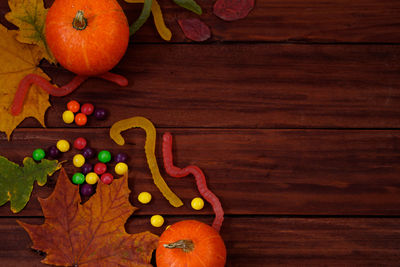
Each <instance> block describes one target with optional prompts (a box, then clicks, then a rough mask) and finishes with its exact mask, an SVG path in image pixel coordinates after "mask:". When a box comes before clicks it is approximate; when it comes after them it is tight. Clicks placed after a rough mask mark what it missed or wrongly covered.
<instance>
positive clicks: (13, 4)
mask: <svg viewBox="0 0 400 267" xmlns="http://www.w3.org/2000/svg"><path fill="white" fill-rule="evenodd" d="M8 5H9V7H10V9H11V12H8V13H7V14H6V19H7V20H8V21H9V22H11V23H13V24H14V25H16V26H17V27H18V28H19V31H18V34H17V40H18V41H20V42H21V43H26V44H35V45H37V46H39V47H40V50H41V52H42V54H43V57H44V58H46V59H47V60H48V61H49V62H50V63H56V60H55V58H54V56H53V54H52V53H51V51H50V49H49V47H48V46H47V43H46V38H45V33H44V24H45V21H46V15H47V11H48V9H45V8H44V5H43V0H8Z"/></svg>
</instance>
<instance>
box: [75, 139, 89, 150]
mask: <svg viewBox="0 0 400 267" xmlns="http://www.w3.org/2000/svg"><path fill="white" fill-rule="evenodd" d="M86 145H87V141H86V139H85V138H83V137H78V138H76V139H75V141H74V147H75V148H76V149H78V150H82V149H84V148H85V147H86Z"/></svg>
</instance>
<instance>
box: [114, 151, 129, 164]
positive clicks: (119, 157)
mask: <svg viewBox="0 0 400 267" xmlns="http://www.w3.org/2000/svg"><path fill="white" fill-rule="evenodd" d="M114 160H115V162H117V163H118V162H126V161H127V160H128V155H126V154H125V153H118V154H117V155H116V156H115V159H114Z"/></svg>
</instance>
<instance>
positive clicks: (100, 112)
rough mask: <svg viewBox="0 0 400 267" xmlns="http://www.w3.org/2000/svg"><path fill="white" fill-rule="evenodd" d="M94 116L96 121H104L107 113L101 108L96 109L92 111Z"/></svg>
mask: <svg viewBox="0 0 400 267" xmlns="http://www.w3.org/2000/svg"><path fill="white" fill-rule="evenodd" d="M94 116H95V117H96V119H98V120H104V119H105V118H106V117H107V111H106V110H105V109H103V108H96V109H95V111H94Z"/></svg>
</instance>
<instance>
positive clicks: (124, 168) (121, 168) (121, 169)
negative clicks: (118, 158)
mask: <svg viewBox="0 0 400 267" xmlns="http://www.w3.org/2000/svg"><path fill="white" fill-rule="evenodd" d="M126 172H128V165H126V163H123V162H120V163H118V164H117V165H115V173H116V174H118V175H123V174H125V173H126Z"/></svg>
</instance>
